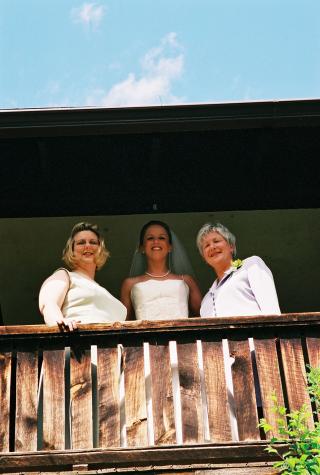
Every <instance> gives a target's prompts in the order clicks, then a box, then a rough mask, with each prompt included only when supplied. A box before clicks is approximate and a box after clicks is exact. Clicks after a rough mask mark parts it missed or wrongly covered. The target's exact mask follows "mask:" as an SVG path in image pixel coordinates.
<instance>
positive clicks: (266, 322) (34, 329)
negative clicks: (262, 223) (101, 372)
mask: <svg viewBox="0 0 320 475" xmlns="http://www.w3.org/2000/svg"><path fill="white" fill-rule="evenodd" d="M311 324H312V326H317V327H319V326H320V312H314V313H292V314H282V315H258V316H237V318H236V319H235V318H234V317H232V316H231V317H215V318H184V319H179V320H162V321H159V320H158V321H152V320H150V321H146V320H140V321H139V320H135V321H128V322H121V323H120V322H113V323H104V324H97V323H95V324H87V325H85V324H79V325H78V327H79V330H78V335H80V336H81V335H82V334H84V335H85V334H86V332H88V331H90V333H91V334H92V333H95V334H100V335H102V334H105V333H111V334H115V333H118V334H120V333H121V334H123V333H124V332H128V333H143V332H144V330H148V331H150V330H154V331H155V332H157V331H159V332H166V333H167V332H170V331H174V332H180V331H181V332H185V331H188V330H189V329H190V330H198V329H201V330H204V329H205V328H208V329H227V328H239V329H241V328H282V327H288V326H291V325H292V326H295V327H300V326H301V327H303V328H305V327H308V326H310V325H311ZM37 334H39V335H40V334H42V335H43V334H48V336H50V334H51V335H54V336H55V337H59V336H60V337H61V339H64V338H65V334H63V333H62V334H61V331H60V329H59V328H58V327H48V326H47V325H12V326H11V325H10V326H0V337H1V338H2V337H3V336H4V335H6V336H11V337H14V336H15V335H17V336H23V335H26V336H27V335H28V336H30V338H32V337H33V336H34V335H37Z"/></svg>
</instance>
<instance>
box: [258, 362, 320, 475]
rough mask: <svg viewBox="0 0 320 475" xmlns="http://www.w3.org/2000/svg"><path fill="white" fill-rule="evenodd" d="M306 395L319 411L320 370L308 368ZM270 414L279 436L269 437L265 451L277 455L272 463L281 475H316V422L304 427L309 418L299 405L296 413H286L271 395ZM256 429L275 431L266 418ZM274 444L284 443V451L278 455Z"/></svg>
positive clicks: (319, 474) (319, 460)
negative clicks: (275, 421)
mask: <svg viewBox="0 0 320 475" xmlns="http://www.w3.org/2000/svg"><path fill="white" fill-rule="evenodd" d="M308 369H309V372H308V376H307V377H308V392H309V394H310V396H311V400H312V401H314V402H315V404H316V407H317V408H318V409H319V408H320V368H312V367H310V366H309V367H308ZM271 398H272V401H273V411H274V412H275V414H276V416H277V431H276V432H277V433H279V434H280V436H279V437H272V438H271V439H270V444H269V445H268V447H267V448H266V450H267V451H268V452H269V453H274V454H277V455H278V456H279V457H280V458H281V460H280V461H278V462H275V463H274V465H273V466H274V468H277V469H278V470H279V472H280V473H281V474H282V475H290V474H291V475H320V422H316V423H315V425H314V428H312V429H311V428H309V427H308V421H309V420H310V416H311V415H312V414H311V413H310V411H309V409H308V407H307V405H303V406H302V407H301V408H300V409H299V410H297V411H293V412H290V413H287V410H286V408H285V407H283V406H280V405H279V404H278V400H277V397H276V396H275V394H274V393H273V394H272V396H271ZM259 427H260V428H262V429H263V431H264V432H265V433H266V435H267V433H268V432H269V431H273V432H275V429H274V427H272V426H271V425H270V424H268V422H267V421H266V419H260V423H259ZM277 442H286V443H288V445H289V448H288V451H287V452H285V453H282V454H281V453H280V452H279V451H278V449H277V445H276V443H277Z"/></svg>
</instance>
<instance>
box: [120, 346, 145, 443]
mask: <svg viewBox="0 0 320 475" xmlns="http://www.w3.org/2000/svg"><path fill="white" fill-rule="evenodd" d="M123 355H124V368H123V369H124V386H125V413H126V432H127V445H128V446H129V447H133V446H143V445H147V444H148V427H147V407H146V391H145V375H144V352H143V347H142V344H141V343H137V345H136V346H126V347H125V348H124V353H123Z"/></svg>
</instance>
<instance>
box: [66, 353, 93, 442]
mask: <svg viewBox="0 0 320 475" xmlns="http://www.w3.org/2000/svg"><path fill="white" fill-rule="evenodd" d="M70 403H71V439H72V448H73V449H87V448H92V447H93V428H92V382H91V351H90V349H81V350H79V349H78V348H75V349H72V348H71V357H70Z"/></svg>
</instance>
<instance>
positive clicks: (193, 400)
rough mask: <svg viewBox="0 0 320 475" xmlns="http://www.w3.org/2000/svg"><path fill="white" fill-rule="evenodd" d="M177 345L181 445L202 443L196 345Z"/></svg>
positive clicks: (194, 343) (202, 429)
mask: <svg viewBox="0 0 320 475" xmlns="http://www.w3.org/2000/svg"><path fill="white" fill-rule="evenodd" d="M177 343H178V344H177V351H178V368H179V379H180V392H181V412H182V438H183V443H193V442H203V441H204V427H203V417H202V399H201V382H200V373H199V366H198V352H197V343H196V342H191V343H189V342H188V343H187V342H186V343H183V342H181V343H180V342H177Z"/></svg>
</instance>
